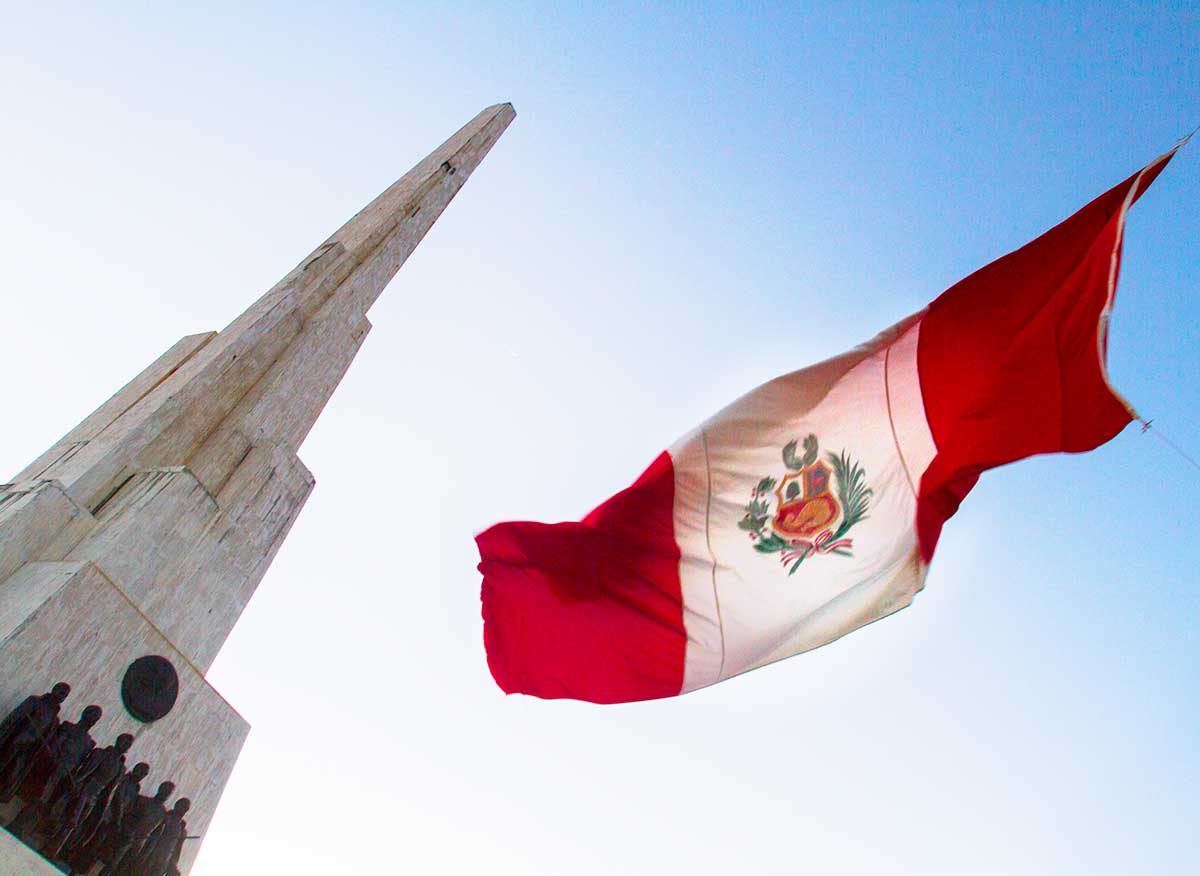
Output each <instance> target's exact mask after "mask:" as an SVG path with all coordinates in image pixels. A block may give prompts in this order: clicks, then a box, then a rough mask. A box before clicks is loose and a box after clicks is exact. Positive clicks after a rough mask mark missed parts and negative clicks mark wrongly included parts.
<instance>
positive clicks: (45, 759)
mask: <svg viewBox="0 0 1200 876" xmlns="http://www.w3.org/2000/svg"><path fill="white" fill-rule="evenodd" d="M70 692H71V686H70V685H68V684H66V683H65V682H59V683H58V684H56V685H54V687H53V689H52V690H50V691H49V692H48V693H44V694H41V695H40V696H30V697H26V698H25V700H24V701H23V702H22V703H21V704H20V705H19V706H17V708H16V709H14V710H13V711H12V712H10V713H9V714H8V716H7V717H5V718H4V720H3V721H2V722H0V806H3V805H7V804H9V803H11V802H12V801H13V800H14V799H17V800H19V801H20V803H21V804H23V805H22V806H21V808H20V810H19V811H18V812H17V814H16V815H15V817H13V818H12V819H11V821H10V822H9V824H8V825H7V827H8V830H9V831H10V832H11V833H13V834H14V835H16V836H17V837H19V838H20V839H21V840H22V841H23V842H24V843H25V844H26V845H28V846H30V847H31V848H34V849H36V850H38V851H39V852H41V854H42V855H43V856H44V857H45V858H46V859H47V860H49V861H50V862H51V863H53V864H55V865H56V866H57V867H58V868H59V869H61V870H63V871H64V872H67V873H76V874H86V873H91V872H92V870H93V869H94V868H95V867H96V865H97V864H100V865H102V866H103V869H102V870H101V871H100V872H101V873H102V874H104V876H179V854H180V852H181V851H182V849H183V843H184V840H186V839H188V833H187V822H186V821H185V820H184V816H185V815H186V814H187V811H188V808H189V806H190V805H191V801H189V800H188V799H187V798H186V797H181V798H179V799H178V800H176V801H175V804H174V806H173V807H172V808H171V809H168V808H167V805H166V804H167V800H168V799H169V798H170V796H171V794H172V793H174V791H175V786H174V784H172V783H171V782H163V783H162V784H160V785H159V786H158V791H157V792H156V793H155V794H154V796H152V797H147V796H145V795H144V794H142V793H141V782H142V779H144V778H145V777H146V775H147V774H149V772H150V766H149V765H148V764H145V763H139V764H136V765H135V766H134V767H133V769H132V770H130V771H129V772H126V771H125V754H126V753H127V752H128V751H129V748H130V746H131V745H132V744H133V737H132V736H130V735H129V734H128V733H122V734H121V735H120V736H118V737H117V739H116V741H115V742H114V743H113V744H112V745H110V746H108V747H107V748H100V747H98V746H97V745H96V743H95V741H94V740H93V739H92V736H91V733H90V731H91V728H92V727H94V726H95V725H96V722H97V721H99V720H100V715H101V711H100V707H99V706H88V707H87V708H86V709H84V710H83V714H81V715H80V717H79V720H78V721H77V722H74V723H70V722H66V721H60V720H59V718H58V712H59V708H60V706H61V705H62V703H63V701H64V700H66V698H67V695H68V694H69V693H70Z"/></svg>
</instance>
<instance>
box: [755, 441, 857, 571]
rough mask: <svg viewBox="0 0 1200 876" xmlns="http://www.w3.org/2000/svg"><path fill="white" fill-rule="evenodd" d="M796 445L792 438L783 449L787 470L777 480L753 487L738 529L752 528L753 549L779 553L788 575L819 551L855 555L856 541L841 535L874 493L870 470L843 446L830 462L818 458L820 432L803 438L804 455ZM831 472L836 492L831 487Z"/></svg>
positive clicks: (848, 529)
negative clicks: (867, 473) (797, 449)
mask: <svg viewBox="0 0 1200 876" xmlns="http://www.w3.org/2000/svg"><path fill="white" fill-rule="evenodd" d="M796 445H797V442H796V441H789V442H788V443H787V445H786V446H784V448H783V464H784V465H785V466H786V467H787V473H786V474H784V475H783V477H781V478H779V479H778V480H776V479H775V478H773V477H770V476H767V477H765V478H763V479H762V480H760V481H759V482H758V484H757V485H756V486H755V487H754V488H752V489H751V491H750V502H749V503H748V504H747V505H746V508H745V512H746V513H745V516H743V517H742V519H741V520H739V521H738V528H740V529H744V530H746V532H747V533H749V535H750V540H751V541H752V542H754V549H755V550H756V551H758V552H759V553H763V554H774V553H778V554H779V555H780V557H779V562H780V563H782V564H783V565H785V566H788V567H789V568H788V574H789V575H793V574H795V572H796V570H797V569H799V568H800V564H801V563H803V562H804V561H805V560H807V559H808V558H809V557H811V556H814V555H816V554H838V555H839V556H843V557H848V556H851V553H850V549H851V548H852V547H854V541H853V539H849V538H843V537H842V536H844V535H845V534H846V533H847V532H849V531H850V529H851V527H853V526H854V524H856V523H858V522H859V521H861V520H862V519H863V518H865V517H866V516H867V509H868V508H869V507H870V502H871V496H872V495H873V491H872V490H871V488H870V487H868V486H867V475H866V472H865V471H863V469H862V466H860V465H859V464H858V463H856V462H854V460H853V459H851V458H850V457H849V456H848V455H847V453H846V451H845V450H842V452H841V453H840V454H834V453H830V454H828V457H827V458H828V463H826V461H825V460H822V459H820V458H819V453H820V448H819V444H818V441H817V436H816V435H809V436H808V437H806V438H805V439H804V455H803V456H800V457H797V456H796ZM831 474H832V475H833V479H834V480H835V481H836V491H837V494H836V495H834V494H833V492H831V490H830V475H831ZM772 500H773V501H772ZM772 505H774V510H773V511H772Z"/></svg>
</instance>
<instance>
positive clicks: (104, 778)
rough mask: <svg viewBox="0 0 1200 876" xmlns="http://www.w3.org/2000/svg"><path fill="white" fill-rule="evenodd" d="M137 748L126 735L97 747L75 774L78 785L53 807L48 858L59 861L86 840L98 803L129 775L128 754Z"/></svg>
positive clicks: (47, 849) (45, 851)
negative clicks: (86, 831)
mask: <svg viewBox="0 0 1200 876" xmlns="http://www.w3.org/2000/svg"><path fill="white" fill-rule="evenodd" d="M131 745H133V737H132V736H130V735H129V734H128V733H122V734H121V735H120V736H118V737H117V741H116V742H115V743H113V744H112V745H110V746H108V747H107V748H93V749H92V750H91V751H90V752H89V753H88V755H87V757H86V758H84V761H83V763H82V764H80V766H79V769H78V770H76V771H75V775H74V779H75V785H74V786H73V787H72V788H71V789H70V790H69V792H68V795H67V797H66V799H65V800H63V801H62V805H58V804H57V802H55V803H52V804H51V808H50V812H51V818H52V820H53V828H52V829H51V830H50V832H49V838H48V839H47V841H46V845H45V846H44V847H43V850H42V851H43V853H44V854H45V855H46V857H47V858H50V859H51V860H55V859H56V858H58V857H59V856H60V855H61V854H62V852H63V851H64V850H69V849H70V848H71V846H72V845H79V844H81V843H82V841H83V840H84V839H85V838H86V837H85V836H83V835H82V834H83V833H84V826H85V824H86V822H87V818H88V816H89V815H91V814H92V809H94V808H95V806H96V804H97V802H98V801H99V800H100V799H101V798H102V797H106V796H107V794H108V792H109V791H111V790H112V788H113V786H114V785H115V784H116V783H117V780H118V779H120V778H121V776H122V775H123V774H124V772H125V752H127V751H129V747H130V746H131ZM60 812H61V815H60V814H59V813H60Z"/></svg>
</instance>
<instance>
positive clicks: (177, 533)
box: [0, 104, 514, 876]
mask: <svg viewBox="0 0 1200 876" xmlns="http://www.w3.org/2000/svg"><path fill="white" fill-rule="evenodd" d="M513 117H514V112H513V108H512V106H511V105H510V104H499V105H497V106H492V107H488V108H487V109H485V110H483V112H481V113H479V115H477V116H476V117H475V118H474V119H472V120H471V121H470V122H469V123H467V124H466V125H465V126H464V127H463V128H462V129H461V130H459V131H458V132H457V133H456V134H454V135H453V136H452V137H451V138H450V139H449V140H447V141H446V142H445V143H444V144H442V146H440V147H439V148H438V149H436V150H435V151H434V152H433V153H432V154H430V155H429V156H428V157H427V158H425V159H424V160H423V161H421V162H420V163H419V164H418V165H417V166H416V167H414V168H413V169H412V170H411V171H409V172H408V173H407V174H405V175H404V176H403V177H402V178H401V179H399V180H398V181H397V182H396V183H394V184H393V185H392V186H390V187H389V188H388V189H387V190H386V191H384V192H383V194H381V195H380V196H379V197H378V198H376V199H375V200H374V201H372V202H371V203H370V204H368V205H367V206H366V207H365V208H364V209H363V210H362V211H361V212H360V213H358V215H356V216H355V217H354V218H352V219H351V220H350V221H349V222H347V223H346V224H345V225H344V226H342V228H341V229H340V230H339V231H338V232H337V233H336V234H334V235H333V236H332V237H330V238H329V239H328V240H327V241H325V242H324V243H322V244H321V245H320V246H319V247H317V249H316V250H314V251H313V253H312V254H311V255H310V256H308V257H307V258H306V259H304V260H303V261H302V262H301V263H300V264H299V265H298V266H297V267H296V268H295V269H294V270H292V272H291V273H289V274H288V275H287V276H286V277H284V278H283V279H282V280H281V281H280V282H279V283H278V284H276V285H275V287H274V288H272V289H271V290H270V291H268V292H267V293H266V294H265V295H263V296H262V298H260V299H259V300H258V301H256V302H255V303H254V304H253V305H252V306H251V307H250V308H249V309H248V310H247V311H246V312H245V313H243V314H242V315H241V316H239V317H238V318H237V319H235V320H234V321H233V322H232V323H230V324H229V326H228V327H226V328H225V329H224V330H223V331H221V332H207V333H204V334H196V335H190V336H188V337H185V338H183V339H182V340H180V341H178V342H177V343H176V344H174V346H172V347H171V348H170V349H168V350H167V351H166V352H165V353H163V354H162V355H161V356H160V357H159V358H158V359H157V360H156V361H154V362H153V363H151V364H150V366H149V367H147V368H146V370H145V371H143V372H142V373H141V374H139V375H138V376H137V377H135V378H134V379H133V380H131V381H130V382H129V383H128V384H127V385H126V386H125V387H124V388H122V389H121V390H120V391H119V392H117V394H116V395H114V396H113V397H112V398H111V399H109V400H108V401H107V402H106V403H104V404H103V405H101V406H100V407H99V408H98V409H97V410H96V411H95V412H94V413H92V414H91V415H90V416H89V417H87V418H86V419H85V420H84V421H83V422H82V423H80V424H79V425H78V426H77V427H76V428H74V429H72V430H71V431H70V432H69V433H68V434H67V435H65V436H64V437H63V438H62V439H61V440H60V441H59V442H58V443H56V444H55V445H54V446H53V447H51V448H50V449H49V450H47V451H46V452H45V453H43V454H42V455H41V456H40V457H39V458H38V459H37V460H35V461H34V462H33V463H32V464H30V465H29V466H28V467H26V468H25V469H24V471H22V472H21V473H20V474H18V475H17V476H16V477H15V478H14V479H13V481H12V483H10V484H7V485H3V486H0V718H2V717H3V716H4V715H7V714H9V713H10V711H12V710H13V709H14V708H16V707H17V706H18V704H19V703H21V702H22V701H23V700H24V699H25V698H26V697H27V696H29V695H31V694H42V693H44V692H46V691H49V690H50V688H51V686H52V685H54V684H55V683H56V682H59V681H65V682H68V683H69V684H70V685H71V693H70V695H69V696H68V697H67V699H66V701H65V702H64V703H63V705H62V710H61V714H60V718H61V720H63V721H77V720H78V717H79V714H80V711H81V710H82V709H83V708H84V707H85V706H87V705H89V704H93V703H94V704H97V705H99V706H101V707H102V709H103V717H102V718H101V719H100V721H99V723H98V724H96V726H95V727H94V728H93V729H92V731H91V733H92V736H93V737H94V739H95V740H96V744H97V745H98V746H101V747H103V746H106V745H109V744H110V743H111V742H112V741H113V739H114V738H115V737H116V736H117V735H118V734H121V733H130V734H132V735H133V736H134V737H135V740H134V742H133V745H132V748H131V749H130V751H129V753H128V755H127V757H126V760H127V768H128V766H132V765H133V764H134V763H136V762H138V761H145V762H146V763H148V764H150V767H151V771H150V775H149V776H148V777H147V778H146V779H145V780H144V781H143V782H142V787H141V793H142V794H144V795H147V796H150V795H153V793H154V789H155V788H157V787H158V784H159V782H160V781H166V780H170V781H172V782H174V783H175V785H176V791H175V796H176V797H187V798H189V799H190V800H191V809H190V811H189V812H188V813H187V816H186V821H187V832H188V833H189V834H192V835H198V836H200V837H203V835H204V833H205V831H206V829H207V827H208V824H209V821H210V819H211V817H212V813H213V810H214V807H215V806H216V804H217V801H218V799H219V797H220V795H221V791H222V789H223V787H224V785H225V782H226V780H227V778H228V776H229V773H230V771H231V770H232V768H233V764H234V761H235V760H236V758H237V755H238V752H239V751H240V749H241V747H242V744H243V742H244V740H245V738H246V734H247V732H248V731H249V726H248V725H247V724H246V722H245V721H244V720H243V719H242V718H241V716H239V715H238V713H237V712H236V711H234V709H233V707H232V706H230V705H229V704H228V703H227V702H225V700H224V699H222V698H221V696H220V695H219V694H218V693H217V692H216V691H215V690H213V689H212V687H210V686H209V685H208V683H207V682H206V681H205V673H206V672H207V670H208V668H209V666H210V665H211V664H212V662H213V659H214V658H215V657H216V655H217V652H218V651H219V650H220V648H221V645H222V643H223V642H224V641H225V639H226V637H227V636H228V635H229V633H230V631H231V630H232V628H233V625H234V623H235V622H236V621H237V619H238V616H239V615H240V614H241V612H242V609H243V608H244V607H245V605H246V603H247V601H248V600H249V599H250V597H251V595H252V594H253V593H254V590H255V588H256V587H257V586H258V583H259V581H260V580H262V577H263V575H264V573H265V572H266V570H267V567H268V566H269V565H270V563H271V560H272V559H273V557H274V556H275V553H276V551H278V550H279V547H280V545H281V544H282V542H283V540H284V538H286V537H287V534H288V530H289V529H290V528H291V526H292V524H293V522H294V521H295V520H296V517H297V515H298V514H299V512H300V509H301V508H302V507H303V505H304V502H305V500H306V499H307V498H308V495H309V493H310V492H311V491H312V489H313V484H314V480H313V476H312V474H311V473H310V472H309V471H308V469H307V468H305V466H304V464H303V463H302V462H301V461H300V459H299V457H298V456H297V449H298V448H299V447H300V444H301V442H303V441H304V437H305V436H306V435H307V434H308V431H309V429H311V428H312V426H313V424H314V422H315V421H316V419H317V417H318V415H319V414H320V413H321V410H322V408H323V407H324V406H325V403H326V401H328V399H329V397H330V395H331V394H332V393H333V390H334V388H335V387H336V386H337V385H338V383H339V382H340V381H341V379H342V376H343V375H344V374H345V373H346V369H347V368H348V367H349V365H350V362H351V361H352V360H353V359H354V356H355V354H356V353H357V351H358V348H359V346H360V345H361V344H362V342H363V338H364V337H365V336H366V334H367V331H368V330H369V329H370V327H371V326H370V323H369V322H368V321H367V317H366V313H367V310H368V309H369V308H370V307H371V305H372V303H374V301H375V299H376V298H378V296H379V294H380V293H381V292H382V291H383V289H384V287H385V286H386V285H387V284H388V282H389V281H390V280H391V279H392V277H393V276H394V275H395V273H396V271H397V270H399V268H400V266H401V265H402V264H404V261H405V259H407V258H408V256H409V254H410V253H411V252H412V251H413V249H414V248H415V247H416V245H417V244H418V243H419V242H420V241H421V239H422V237H423V236H424V235H425V233H426V232H427V231H428V230H429V228H430V227H431V226H432V225H433V223H434V221H435V220H436V219H437V218H438V216H439V215H440V214H441V212H442V210H443V209H445V207H446V205H447V204H448V203H449V201H450V199H451V198H453V197H454V195H455V194H456V193H457V192H458V190H459V189H460V188H461V187H462V185H463V183H464V182H465V181H466V179H467V177H468V176H469V175H470V173H471V172H472V171H473V170H474V169H475V167H476V166H477V165H478V164H479V162H480V161H481V160H482V159H483V157H484V155H486V154H487V152H488V150H489V149H490V148H491V147H492V145H493V144H494V143H495V142H496V140H497V138H498V137H499V136H500V134H502V133H503V132H504V130H505V128H506V127H507V126H508V124H509V123H510V122H511V121H512V119H513ZM160 713H161V714H160ZM263 802H264V804H265V803H266V802H267V801H263ZM20 803H21V801H20V800H19V799H16V800H14V801H13V802H12V803H10V804H8V806H7V808H4V807H0V820H4V821H5V822H8V821H9V820H10V819H11V818H12V817H13V813H15V812H16V811H17V807H18V806H19V805H20ZM167 805H168V808H169V807H170V805H171V804H170V801H168V803H167ZM45 829H48V828H45ZM265 841H270V840H265ZM31 842H32V843H35V844H36V843H37V840H33V841H31ZM199 844H200V841H199V840H196V841H190V842H187V843H185V844H184V852H183V855H182V857H181V860H180V865H179V866H180V870H181V871H182V872H183V873H186V872H187V871H188V869H189V868H190V867H191V863H192V861H193V859H194V857H195V854H196V849H197V847H198V846H199ZM22 855H26V856H29V859H28V860H25V859H20V860H18V859H19V858H21V856H22ZM22 866H24V867H26V868H27V869H20V867H22ZM97 866H98V865H97ZM37 867H44V868H45V869H44V870H39V869H36V868H37ZM8 872H13V873H17V872H20V873H41V872H46V873H53V872H57V871H55V870H53V869H51V868H50V867H49V865H47V864H46V863H45V862H44V861H41V860H40V859H38V858H37V857H36V856H33V855H32V853H31V852H30V851H29V849H28V848H27V847H25V846H23V845H20V844H18V843H17V842H16V841H15V840H14V839H13V838H12V837H10V836H8V835H6V834H0V876H2V874H4V873H8Z"/></svg>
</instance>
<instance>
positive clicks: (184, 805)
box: [175, 797, 192, 815]
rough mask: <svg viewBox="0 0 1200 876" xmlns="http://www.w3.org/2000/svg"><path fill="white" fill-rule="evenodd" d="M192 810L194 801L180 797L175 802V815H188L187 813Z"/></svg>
mask: <svg viewBox="0 0 1200 876" xmlns="http://www.w3.org/2000/svg"><path fill="white" fill-rule="evenodd" d="M191 808H192V801H191V800H189V799H188V798H187V797H180V798H179V799H178V800H176V801H175V814H176V815H186V814H187V811H188V810H189V809H191Z"/></svg>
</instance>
